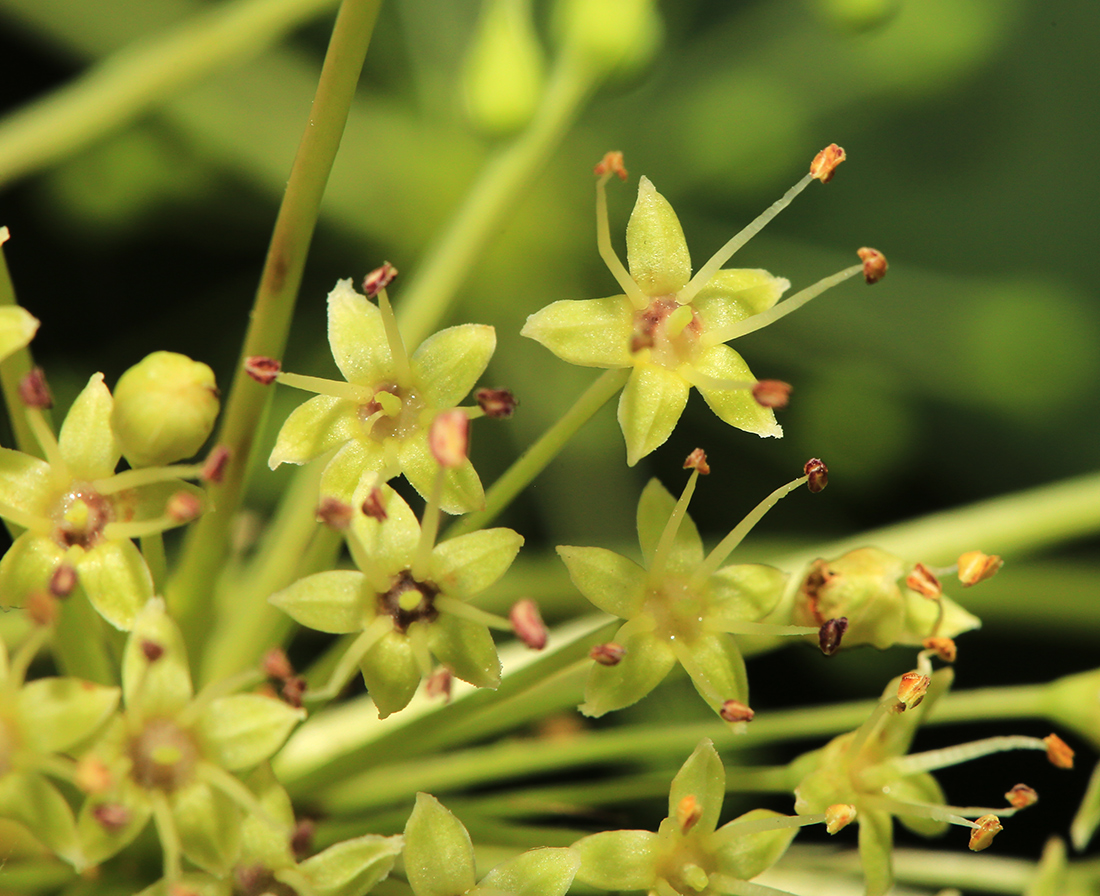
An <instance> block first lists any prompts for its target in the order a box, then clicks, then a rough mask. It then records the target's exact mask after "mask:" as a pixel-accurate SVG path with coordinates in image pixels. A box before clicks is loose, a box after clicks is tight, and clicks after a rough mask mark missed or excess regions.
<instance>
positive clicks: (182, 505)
mask: <svg viewBox="0 0 1100 896" xmlns="http://www.w3.org/2000/svg"><path fill="white" fill-rule="evenodd" d="M164 512H165V514H166V515H167V516H169V517H171V518H172V519H174V520H175V521H176V522H177V523H189V522H191V520H193V519H197V518H198V517H199V516H200V515H201V514H202V501H201V500H200V499H199V496H198V495H195V494H192V493H191V492H185V491H178V492H176V493H175V494H174V495H172V497H171V498H169V499H168V504H167V505H166V506H165V508H164Z"/></svg>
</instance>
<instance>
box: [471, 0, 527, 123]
mask: <svg viewBox="0 0 1100 896" xmlns="http://www.w3.org/2000/svg"><path fill="white" fill-rule="evenodd" d="M462 80H463V86H464V87H465V93H466V111H467V113H468V114H469V116H470V120H471V121H472V122H473V123H474V124H475V125H476V126H477V127H479V128H481V129H482V130H483V131H486V132H488V133H490V134H507V133H510V132H512V131H516V130H519V129H520V128H522V127H523V126H524V125H526V124H527V122H528V121H530V120H531V116H532V115H533V114H534V112H535V108H536V106H537V105H538V102H539V97H540V96H541V95H542V88H543V80H544V65H543V58H542V48H541V47H540V46H539V41H538V37H537V36H536V34H535V27H534V22H533V21H532V17H531V3H530V0H487V2H485V3H483V4H482V11H481V19H480V21H479V22H478V28H477V35H476V36H475V38H474V42H473V45H472V46H471V48H470V54H469V55H468V56H467V57H466V65H465V70H464V71H463V79H462Z"/></svg>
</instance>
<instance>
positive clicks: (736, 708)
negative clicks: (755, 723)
mask: <svg viewBox="0 0 1100 896" xmlns="http://www.w3.org/2000/svg"><path fill="white" fill-rule="evenodd" d="M718 715H720V716H721V717H722V718H723V719H725V720H726V721H727V722H751V721H752V720H753V718H755V716H756V713H755V712H753V711H752V710H751V709H750V708H749V707H748V705H746V704H744V703H742V702H741V701H740V700H727V701H726V702H725V703H723V704H722V708H721V709H720V710H718Z"/></svg>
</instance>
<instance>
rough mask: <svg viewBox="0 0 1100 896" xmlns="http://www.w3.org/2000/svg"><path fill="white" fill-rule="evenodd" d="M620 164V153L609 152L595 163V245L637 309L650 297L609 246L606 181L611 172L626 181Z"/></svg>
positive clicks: (621, 156)
mask: <svg viewBox="0 0 1100 896" xmlns="http://www.w3.org/2000/svg"><path fill="white" fill-rule="evenodd" d="M613 155H617V157H618V158H617V160H614V159H613V160H611V161H610V162H609V157H610V156H613ZM622 163H623V154H622V153H608V154H607V155H606V156H604V159H603V161H602V162H600V164H599V165H597V166H596V174H597V175H598V176H599V180H597V181H596V246H597V248H598V249H599V251H600V258H602V259H603V263H604V264H605V265H607V269H608V270H609V271H610V272H611V276H612V277H614V278H615V280H616V282H617V283H618V284H619V286H620V287H621V288H622V291H623V292H624V293H626V297H627V298H628V299H630V304H631V305H633V306H634V309H635V310H636V311H641V310H642V309H643V308H646V307H647V306H648V305H649V296H647V295H646V294H645V293H644V292H642V290H641V287H639V286H638V284H637V283H635V282H634V278H633V277H631V276H630V272H629V271H628V270H627V269H626V267H624V265H623V263H622V262H621V261H620V260H619V256H618V254H617V253H616V252H615V249H614V247H613V246H612V245H611V228H610V227H609V226H608V223H607V182H608V180H610V178H611V175H612V173H616V174H618V175H619V177H620V178H621V179H622V180H626V169H625V168H623V167H622Z"/></svg>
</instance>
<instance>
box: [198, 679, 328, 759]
mask: <svg viewBox="0 0 1100 896" xmlns="http://www.w3.org/2000/svg"><path fill="white" fill-rule="evenodd" d="M305 717H306V712H305V710H304V709H295V708H294V707H292V706H288V705H287V704H285V703H283V702H282V701H281V700H276V699H274V698H272V697H265V696H262V695H260V694H234V695H232V696H229V697H221V698H219V699H217V700H213V701H211V702H210V705H209V706H207V708H206V710H205V711H204V712H203V714H202V716H201V718H200V719H199V728H198V731H199V735H200V736H201V737H202V739H203V742H204V745H205V747H206V756H207V758H209V759H210V761H211V762H213V763H215V764H216V765H220V766H221V767H222V768H226V769H229V770H230V771H235V770H237V769H243V768H251V767H252V766H254V765H256V764H257V763H260V762H262V761H263V760H265V759H268V758H270V757H271V755H272V754H273V753H274V752H275V751H276V750H278V749H279V747H281V746H282V745H283V742H284V741H285V740H286V739H287V737H288V736H289V734H290V732H291V730H292V729H293V728H294V726H295V725H297V724H298V723H299V722H300V721H302V720H303V719H304V718H305Z"/></svg>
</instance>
